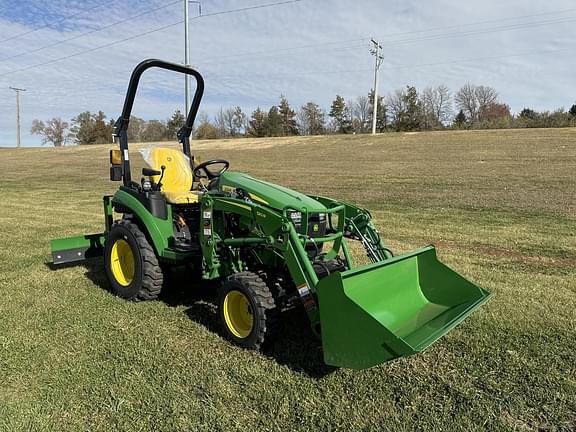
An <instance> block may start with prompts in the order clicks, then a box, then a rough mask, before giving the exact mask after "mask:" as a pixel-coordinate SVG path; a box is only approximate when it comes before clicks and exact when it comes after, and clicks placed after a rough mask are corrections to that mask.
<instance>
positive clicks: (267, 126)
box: [264, 105, 283, 137]
mask: <svg viewBox="0 0 576 432" xmlns="http://www.w3.org/2000/svg"><path fill="white" fill-rule="evenodd" d="M264 131H265V132H264V134H265V136H268V137H277V136H283V124H282V116H281V115H280V112H279V111H278V107H277V106H275V105H274V106H272V107H271V108H270V110H269V111H268V115H267V116H266V121H265V122H264Z"/></svg>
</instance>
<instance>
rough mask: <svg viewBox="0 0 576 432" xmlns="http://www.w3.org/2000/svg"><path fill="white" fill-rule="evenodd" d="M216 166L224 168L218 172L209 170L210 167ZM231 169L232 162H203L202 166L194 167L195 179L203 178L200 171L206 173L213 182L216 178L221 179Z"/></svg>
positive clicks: (215, 160) (218, 160) (219, 160)
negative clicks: (219, 165)
mask: <svg viewBox="0 0 576 432" xmlns="http://www.w3.org/2000/svg"><path fill="white" fill-rule="evenodd" d="M216 164H222V165H224V166H223V167H222V168H221V169H220V171H218V172H214V171H210V170H209V169H208V167H209V166H210V165H216ZM229 167H230V162H228V161H227V160H224V159H212V160H209V161H206V162H202V163H201V164H200V165H198V166H196V167H194V171H193V172H192V173H193V174H194V177H201V175H200V171H204V172H205V173H206V176H207V177H208V180H212V179H214V178H216V177H220V176H221V175H222V174H223V173H224V172H225V171H226V170H227V169H228V168H229Z"/></svg>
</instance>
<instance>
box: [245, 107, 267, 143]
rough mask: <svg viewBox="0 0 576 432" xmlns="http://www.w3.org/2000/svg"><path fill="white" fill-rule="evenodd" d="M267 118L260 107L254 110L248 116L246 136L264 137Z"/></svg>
mask: <svg viewBox="0 0 576 432" xmlns="http://www.w3.org/2000/svg"><path fill="white" fill-rule="evenodd" d="M267 118H268V116H267V115H266V113H265V112H264V111H262V110H261V109H260V107H258V108H256V110H254V111H253V112H252V115H251V116H250V121H249V122H248V130H247V134H248V135H249V136H252V137H257V138H260V137H263V136H266V123H267Z"/></svg>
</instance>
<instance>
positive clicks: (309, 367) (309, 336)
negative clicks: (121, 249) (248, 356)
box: [46, 259, 338, 379]
mask: <svg viewBox="0 0 576 432" xmlns="http://www.w3.org/2000/svg"><path fill="white" fill-rule="evenodd" d="M46 267H48V268H49V269H50V270H59V269H63V268H68V267H83V268H84V269H85V270H86V271H85V273H84V274H85V276H86V277H87V278H88V279H90V281H92V283H94V285H96V286H98V287H99V288H101V289H103V290H105V291H107V292H110V293H112V290H111V288H110V284H109V283H108V279H107V277H106V271H105V269H104V263H103V262H102V260H101V259H90V260H86V261H83V262H78V263H70V264H64V265H58V266H54V265H53V264H52V263H51V262H47V263H46ZM219 284H220V281H205V280H202V279H201V278H199V277H194V276H192V275H190V273H188V272H186V271H181V270H177V269H175V270H170V271H168V272H166V274H165V281H164V286H163V288H162V293H161V294H160V297H159V299H158V301H161V302H163V303H165V304H166V305H168V306H170V307H179V306H184V307H185V308H186V310H185V314H186V315H187V316H188V318H189V319H191V320H192V321H195V322H197V323H198V324H201V325H203V326H204V327H206V328H207V329H208V330H209V331H211V332H213V333H216V334H218V335H220V334H221V332H220V323H219V320H218V314H217V310H216V301H217V297H216V293H217V292H218V286H219ZM262 354H264V355H265V356H267V357H270V358H272V359H274V360H275V361H276V362H277V363H278V364H281V365H284V366H287V367H288V368H290V369H291V370H292V371H294V372H296V373H302V374H305V375H307V376H308V377H310V378H313V379H320V378H322V377H325V376H326V375H329V374H330V373H332V372H334V371H336V370H337V369H338V368H335V367H332V366H328V365H326V364H325V363H324V361H323V356H322V345H321V342H320V340H319V339H317V338H316V337H315V336H314V334H313V333H312V330H311V329H310V325H309V323H308V317H307V316H306V314H305V313H304V311H303V310H300V309H294V310H291V311H287V312H284V313H282V316H281V323H280V326H279V329H278V333H277V334H276V337H275V339H274V341H273V342H272V343H270V344H268V345H266V346H264V347H263V348H262Z"/></svg>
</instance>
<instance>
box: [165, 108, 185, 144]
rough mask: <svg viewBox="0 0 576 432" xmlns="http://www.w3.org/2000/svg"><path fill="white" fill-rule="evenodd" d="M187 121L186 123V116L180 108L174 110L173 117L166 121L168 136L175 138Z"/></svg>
mask: <svg viewBox="0 0 576 432" xmlns="http://www.w3.org/2000/svg"><path fill="white" fill-rule="evenodd" d="M185 123H186V117H184V114H182V113H181V112H180V110H178V109H177V110H176V111H174V114H172V117H170V119H168V121H167V122H166V133H167V138H168V139H175V138H176V135H177V134H178V131H179V130H180V128H181V127H182V126H184V124H185Z"/></svg>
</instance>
